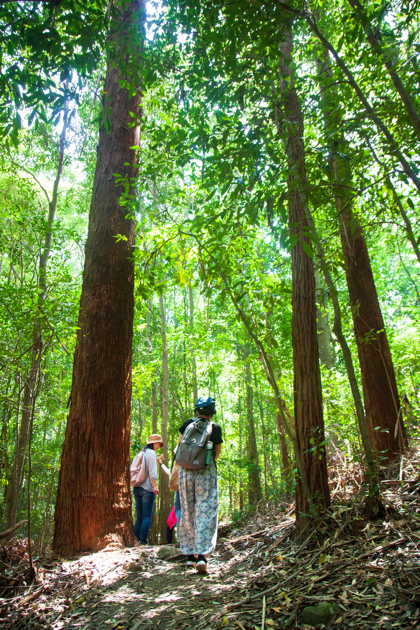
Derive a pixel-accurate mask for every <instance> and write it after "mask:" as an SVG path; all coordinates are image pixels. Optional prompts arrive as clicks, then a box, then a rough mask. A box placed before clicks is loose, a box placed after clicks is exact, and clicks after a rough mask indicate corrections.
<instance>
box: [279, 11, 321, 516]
mask: <svg viewBox="0 0 420 630" xmlns="http://www.w3.org/2000/svg"><path fill="white" fill-rule="evenodd" d="M292 48H293V40H292V21H291V20H290V21H289V22H288V23H287V24H285V25H284V30H283V33H282V36H281V43H280V63H279V69H280V91H281V99H282V112H281V113H282V121H281V122H279V127H280V132H281V135H282V137H283V139H284V143H285V148H286V154H287V162H288V173H289V176H288V209H289V230H290V234H291V240H292V283H293V296H292V335H293V365H294V404H295V429H296V458H297V462H298V468H299V475H298V480H297V487H296V524H297V527H298V528H302V527H304V526H305V525H306V524H307V523H308V520H309V519H310V518H311V517H317V516H319V515H320V514H322V512H324V511H325V509H326V508H327V507H328V506H329V502H330V497H329V489H328V476H327V463H326V453H325V437H324V420H323V413H322V397H321V375H320V368H319V355H318V340H317V328H316V296H315V272H314V265H313V260H312V246H311V238H310V223H309V220H308V215H309V210H308V202H307V192H306V191H307V188H308V182H307V176H306V168H305V149H304V144H303V115H302V110H301V107H300V102H299V97H298V94H297V91H296V88H295V82H294V72H293V63H292Z"/></svg>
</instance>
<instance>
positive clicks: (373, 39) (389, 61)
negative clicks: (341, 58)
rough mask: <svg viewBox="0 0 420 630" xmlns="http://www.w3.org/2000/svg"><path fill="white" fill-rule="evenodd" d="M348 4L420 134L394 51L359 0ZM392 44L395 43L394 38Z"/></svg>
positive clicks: (419, 125)
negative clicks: (395, 61) (374, 27)
mask: <svg viewBox="0 0 420 630" xmlns="http://www.w3.org/2000/svg"><path fill="white" fill-rule="evenodd" d="M349 3H350V5H351V6H352V7H353V9H354V11H355V15H356V16H357V19H358V20H359V22H360V24H361V25H362V27H363V30H364V31H365V33H366V36H367V38H368V40H369V43H370V45H371V47H372V50H373V52H374V53H375V55H376V56H377V57H381V58H382V60H383V62H384V65H385V67H386V69H387V70H388V74H389V76H390V78H391V80H392V82H393V84H394V87H395V89H396V90H397V92H398V94H399V95H400V97H401V100H402V102H403V103H404V107H405V109H406V112H407V116H408V118H409V120H410V122H411V124H412V125H413V127H414V130H415V131H416V133H417V135H420V117H419V115H418V113H417V110H416V105H415V102H414V100H413V99H412V98H411V95H410V93H409V92H408V90H407V88H406V87H405V85H404V83H403V81H402V79H401V77H400V75H399V74H398V72H397V69H396V65H395V63H394V51H393V50H391V49H390V48H388V49H386V48H384V45H383V41H382V35H381V32H380V30H379V28H376V29H373V28H372V27H371V21H370V18H369V17H368V15H367V14H366V11H365V8H364V7H363V6H362V5H361V4H360V2H359V0H349ZM394 44H396V42H395V40H394Z"/></svg>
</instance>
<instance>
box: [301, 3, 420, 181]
mask: <svg viewBox="0 0 420 630" xmlns="http://www.w3.org/2000/svg"><path fill="white" fill-rule="evenodd" d="M304 17H305V18H306V21H307V22H308V24H309V26H310V28H311V29H312V31H313V32H314V33H315V35H316V36H317V37H318V39H319V40H320V42H321V44H322V45H323V46H324V48H325V50H326V51H328V52H330V53H331V55H332V56H333V57H334V59H335V61H336V63H337V65H338V66H339V68H340V69H341V70H342V72H343V74H344V76H345V77H346V78H347V80H348V82H349V84H350V85H351V87H352V88H353V90H354V91H355V93H356V94H357V97H358V98H359V100H360V102H361V103H362V105H363V107H364V108H365V110H366V113H367V115H368V116H369V118H370V119H371V120H372V122H373V123H374V124H375V125H376V127H377V129H378V130H379V131H380V132H381V134H382V135H383V136H384V137H385V138H386V140H387V143H388V147H389V148H390V151H391V154H392V155H393V156H394V157H395V158H396V159H397V160H398V161H399V163H400V164H401V166H402V169H403V171H404V173H405V174H406V175H407V177H409V178H410V179H411V181H412V182H413V183H414V185H415V186H416V187H417V189H418V190H420V179H419V178H418V177H417V174H416V172H415V169H414V168H413V167H412V166H411V164H410V163H409V162H408V160H407V159H406V158H405V157H404V155H403V153H402V152H401V150H400V148H399V144H398V142H397V140H396V139H395V137H394V135H393V134H392V133H391V131H390V130H389V128H388V127H387V126H386V125H385V123H383V122H382V120H381V119H380V118H379V116H378V114H377V113H376V111H375V110H374V108H373V107H372V106H371V105H370V103H369V101H368V99H367V98H366V96H365V95H364V93H363V91H362V90H361V88H360V86H359V84H358V82H357V81H356V79H355V77H354V75H353V73H352V72H351V70H350V68H349V67H348V66H347V64H346V63H345V62H344V61H343V60H342V59H341V57H340V55H339V54H338V52H337V51H336V49H335V48H334V46H333V45H332V44H331V42H330V41H329V40H328V39H327V38H326V36H325V35H324V34H323V33H322V32H321V30H320V28H319V26H318V24H317V22H316V20H315V18H314V16H311V15H309V14H307V13H305V14H304Z"/></svg>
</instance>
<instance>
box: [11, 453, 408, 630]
mask: <svg viewBox="0 0 420 630" xmlns="http://www.w3.org/2000/svg"><path fill="white" fill-rule="evenodd" d="M419 464H420V451H417V452H415V453H414V454H413V455H412V458H411V459H408V458H407V459H406V461H405V466H404V469H402V468H399V470H398V473H397V475H396V476H394V477H391V476H389V477H388V479H386V480H384V481H383V482H382V483H383V493H382V495H383V498H384V500H385V503H386V506H387V509H386V516H385V517H384V518H383V519H380V520H377V521H374V522H372V521H367V520H366V519H365V518H364V516H363V510H361V507H362V505H363V503H362V499H363V496H362V495H360V496H359V495H357V494H356V495H353V496H351V495H350V492H351V490H352V485H351V483H349V485H348V489H346V478H345V476H344V475H343V474H341V476H340V483H337V488H339V489H340V491H341V492H342V493H343V494H342V496H341V497H340V498H341V502H337V503H335V504H334V506H333V509H332V511H331V513H330V515H329V518H328V520H327V521H325V523H324V524H323V525H322V526H320V528H319V529H313V530H311V531H310V532H308V535H307V536H306V537H303V538H302V537H301V536H297V535H296V532H295V530H294V522H293V519H292V518H291V517H290V513H287V512H286V513H285V512H284V511H281V510H280V509H279V506H277V507H276V506H275V505H272V506H271V507H270V510H271V511H267V512H266V513H264V514H257V515H256V516H255V517H254V519H252V520H250V521H248V523H247V524H246V525H245V526H244V528H243V529H241V530H237V531H236V532H232V531H231V532H230V534H229V537H228V538H227V539H226V538H222V539H220V540H219V543H218V546H217V549H216V552H215V553H214V554H213V555H212V556H211V558H210V561H209V575H208V576H200V575H198V574H197V573H196V571H195V569H194V568H189V567H188V568H187V567H185V565H184V564H183V563H182V561H181V559H180V557H179V556H177V551H176V549H175V547H152V546H143V547H135V548H130V549H115V548H114V549H112V548H109V549H107V550H104V551H101V552H98V553H94V554H89V555H84V556H81V557H79V558H78V559H75V560H72V561H65V562H50V563H44V564H41V563H40V564H38V566H37V578H36V580H35V581H31V582H30V583H29V584H28V585H27V586H24V585H23V584H22V581H20V582H19V580H21V579H22V578H21V577H19V575H22V574H21V572H20V571H21V570H20V569H19V567H20V566H21V565H20V564H19V558H20V557H22V558H23V560H22V561H21V563H22V564H23V565H24V566H27V559H26V558H25V553H24V551H19V544H20V545H21V546H22V544H23V543H22V542H21V543H18V542H15V543H14V545H15V547H16V549H15V556H13V558H16V560H9V561H8V564H7V567H8V572H9V573H8V574H7V575H5V577H4V581H5V584H6V585H7V584H10V586H4V589H6V590H4V592H5V593H8V595H7V596H3V597H0V627H1V628H13V630H41V629H42V630H67V629H68V630H75V629H76V628H77V629H83V630H93V629H95V630H98V629H101V630H103V629H110V630H142V629H147V628H162V629H163V628H165V629H169V630H170V629H171V628H173V629H174V630H185V629H187V628H188V629H193V630H219V629H221V630H224V629H226V628H227V629H234V630H237V629H238V628H239V630H255V628H257V629H258V630H260V629H262V630H272V629H273V628H279V629H283V628H294V629H299V630H306V629H308V628H310V626H307V625H305V623H306V622H303V619H306V611H307V610H308V608H309V609H313V608H316V607H317V606H318V607H321V606H322V607H323V609H324V610H325V608H327V609H328V610H327V612H328V611H329V610H330V608H331V609H333V611H332V612H331V618H330V619H329V621H328V623H327V625H324V626H321V627H324V628H328V630H332V629H337V630H347V629H350V628H351V629H352V630H367V628H369V629H370V630H392V629H394V628H398V630H403V629H407V630H414V629H417V628H418V627H419V622H420V571H419V566H420V565H419V560H420V479H419V477H418V470H419ZM350 472H351V474H350V473H349V476H348V478H349V480H350V481H351V482H352V483H353V481H352V480H353V478H354V472H353V471H350ZM344 492H345V494H344ZM339 496H340V495H339ZM283 509H284V506H283ZM11 547H13V545H12V543H11ZM11 552H12V549H11V550H10V553H11ZM16 554H17V555H16ZM22 554H23V555H22ZM163 556H165V558H166V559H165V558H164V557H163ZM5 558H6V556H5V557H4V562H3V564H4V563H5V562H6V559H5ZM10 558H12V556H10ZM12 564H14V566H12ZM4 566H6V564H4ZM8 588H9V589H11V590H7V589H8ZM328 614H330V612H328ZM318 627H319V626H318Z"/></svg>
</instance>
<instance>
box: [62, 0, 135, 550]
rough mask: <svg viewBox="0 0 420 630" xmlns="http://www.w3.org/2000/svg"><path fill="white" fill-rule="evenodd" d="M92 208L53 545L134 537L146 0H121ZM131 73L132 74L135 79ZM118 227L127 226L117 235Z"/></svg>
mask: <svg viewBox="0 0 420 630" xmlns="http://www.w3.org/2000/svg"><path fill="white" fill-rule="evenodd" d="M111 11H112V17H111V20H112V21H111V31H110V37H109V51H108V64H107V74H106V80H105V87H104V106H103V116H102V122H101V126H100V132H99V145H98V152H97V163H96V172H95V179H94V187H93V196H92V202H91V208H90V218H89V230H88V239H87V244H86V260H85V268H84V274H83V287H82V295H81V301H80V313H79V335H78V340H77V346H76V352H75V358H74V367H73V383H72V392H71V405H70V412H69V417H68V422H67V429H66V435H65V440H64V447H63V453H62V460H61V470H60V479H59V487H58V497H57V504H56V512H55V533H54V542H53V546H54V549H55V550H56V551H57V552H59V553H62V554H66V555H68V554H74V553H77V552H80V551H84V550H97V549H100V548H102V547H104V546H105V545H106V544H107V543H109V542H110V541H118V542H121V543H124V544H130V543H131V542H132V540H133V534H132V529H131V499H130V492H129V479H128V462H129V435H130V404H131V342H132V323H133V275H134V274H133V259H132V247H133V243H134V223H133V220H132V219H131V218H130V216H128V214H127V213H128V212H129V211H131V209H132V202H133V200H134V198H135V192H134V186H135V181H136V175H137V154H136V150H135V149H133V147H136V146H138V143H139V129H140V116H141V110H140V91H139V88H138V85H130V84H129V83H128V82H129V81H133V77H137V76H138V68H139V66H140V52H141V25H142V23H143V19H144V2H143V0H128V1H122V0H118V1H117V2H115V3H114V4H113V6H112V8H111ZM134 80H135V79H134ZM118 235H121V236H118Z"/></svg>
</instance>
